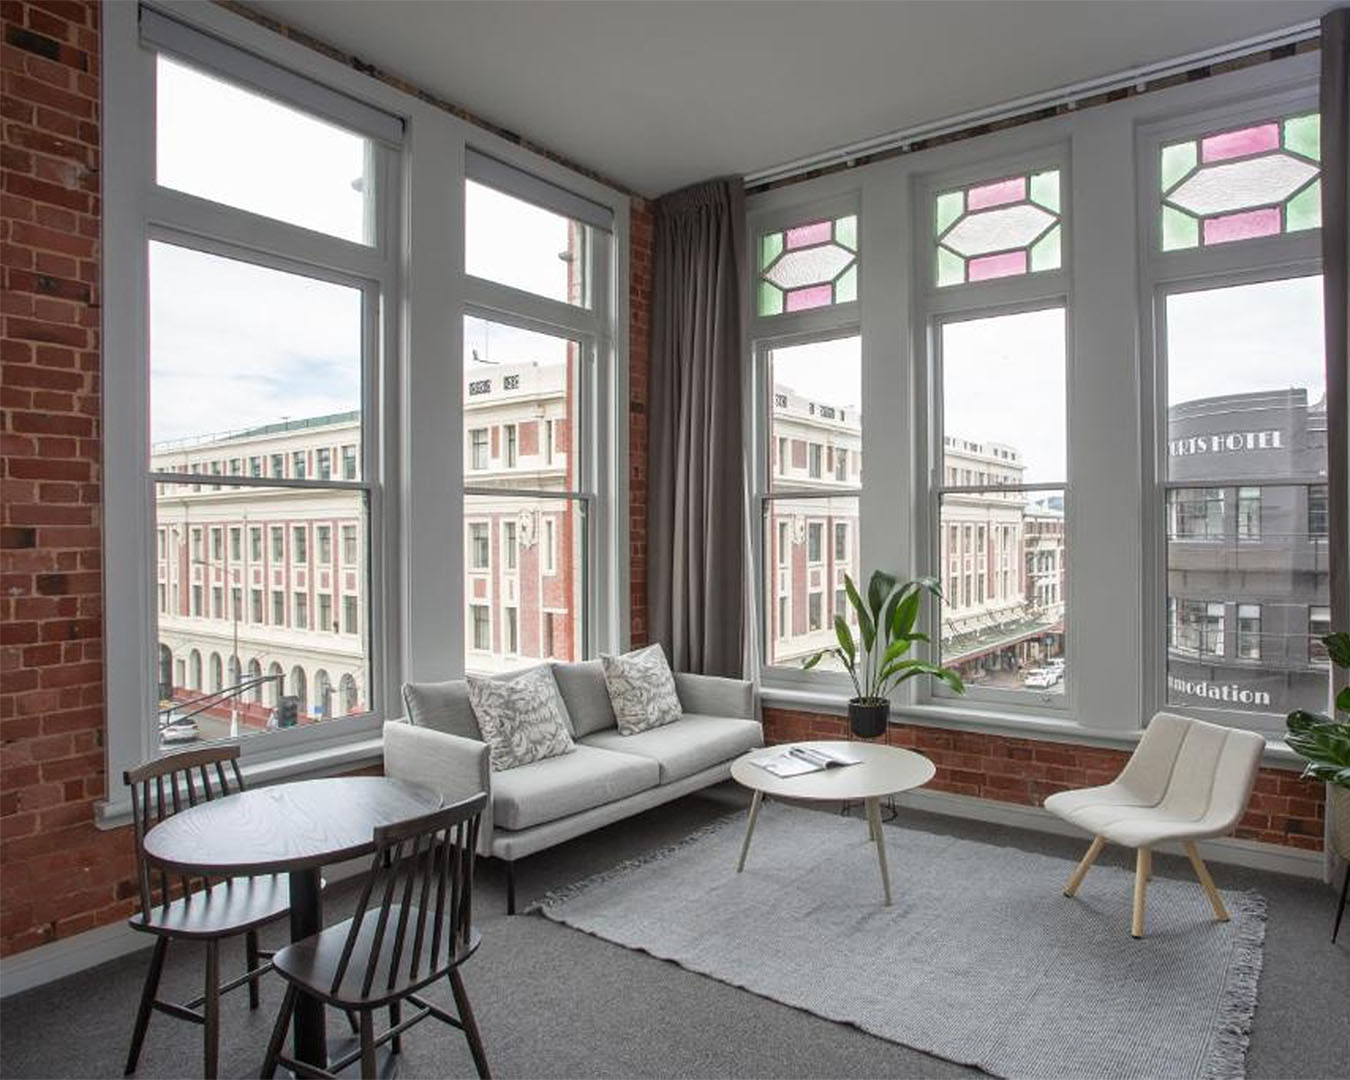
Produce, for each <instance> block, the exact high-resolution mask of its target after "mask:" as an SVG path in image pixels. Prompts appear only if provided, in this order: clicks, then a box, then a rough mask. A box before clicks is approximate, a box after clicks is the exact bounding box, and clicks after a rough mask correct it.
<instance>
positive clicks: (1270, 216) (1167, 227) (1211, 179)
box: [1159, 113, 1322, 251]
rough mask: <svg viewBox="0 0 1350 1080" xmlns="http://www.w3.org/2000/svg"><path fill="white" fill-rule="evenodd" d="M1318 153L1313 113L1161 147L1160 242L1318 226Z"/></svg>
mask: <svg viewBox="0 0 1350 1080" xmlns="http://www.w3.org/2000/svg"><path fill="white" fill-rule="evenodd" d="M1319 159H1320V121H1319V117H1318V114H1317V113H1307V114H1304V115H1301V116H1291V117H1287V118H1285V119H1284V120H1270V121H1265V122H1262V123H1260V124H1250V125H1248V126H1246V127H1242V128H1235V129H1233V130H1229V131H1218V132H1211V133H1210V134H1207V135H1202V136H1200V137H1199V138H1195V139H1188V140H1186V141H1185V142H1178V143H1172V144H1170V145H1168V146H1164V147H1163V148H1162V153H1161V160H1160V164H1159V184H1160V190H1161V196H1162V212H1161V217H1160V230H1159V236H1160V242H1161V244H1162V249H1163V250H1164V251H1180V250H1185V249H1187V248H1195V247H1202V246H1203V247H1210V246H1212V245H1214V244H1227V243H1232V242H1233V241H1236V240H1250V239H1253V238H1255V237H1259V236H1277V235H1279V234H1281V233H1290V232H1297V231H1300V230H1303V229H1315V228H1318V227H1319V226H1320V225H1321V223H1322V206H1321V192H1320V186H1319V180H1318V175H1319V173H1320V166H1319Z"/></svg>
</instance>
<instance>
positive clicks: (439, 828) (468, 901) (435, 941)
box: [331, 791, 487, 997]
mask: <svg viewBox="0 0 1350 1080" xmlns="http://www.w3.org/2000/svg"><path fill="white" fill-rule="evenodd" d="M486 805H487V794H486V793H485V792H481V791H480V792H479V793H478V794H476V795H472V796H470V797H469V798H467V799H462V800H460V801H459V802H457V803H454V804H452V805H450V806H447V807H444V808H443V809H440V810H437V811H435V812H433V813H430V814H423V815H421V816H420V817H415V818H411V819H409V820H407V821H401V822H398V823H397V824H394V825H385V826H383V827H382V828H378V829H376V830H375V854H374V856H373V857H372V859H371V864H370V871H369V873H368V874H367V875H366V883H365V886H364V888H363V889H362V890H361V897H360V899H359V900H358V901H357V904H356V914H355V916H354V917H353V919H352V925H351V929H350V931H348V934H347V940H346V942H345V943H344V945H343V948H342V955H341V957H340V958H339V960H338V965H337V968H336V970H335V971H334V974H333V984H332V988H331V989H332V992H333V993H334V994H337V993H338V991H339V989H340V988H341V986H342V983H343V981H344V980H345V979H346V977H347V974H348V968H349V966H350V964H351V961H352V957H353V955H354V954H355V952H356V947H357V945H358V944H359V943H360V941H361V939H362V937H363V936H364V937H367V938H368V939H369V942H370V944H369V948H368V949H367V950H366V951H365V970H364V971H360V972H356V971H353V972H352V974H353V975H354V976H358V977H359V978H360V985H361V995H362V996H363V997H364V996H369V995H370V994H371V990H372V988H373V987H374V986H375V979H376V976H377V974H378V973H379V972H380V970H381V967H383V968H384V970H385V971H386V977H385V984H384V986H383V987H381V988H378V989H382V990H393V989H394V988H395V987H396V986H399V985H400V984H405V985H406V984H413V985H416V984H418V983H421V982H424V981H427V980H430V979H432V978H435V977H436V976H437V975H438V974H439V973H440V972H441V971H442V970H443V969H444V968H446V967H448V966H449V965H450V964H451V963H452V962H453V961H454V960H455V959H456V958H457V957H458V955H459V953H460V951H461V950H462V949H463V948H465V947H466V946H467V945H468V943H469V937H470V934H471V933H472V930H473V868H474V851H475V849H476V848H477V846H478V825H479V821H480V819H481V818H482V814H483V807H484V806H486ZM372 897H378V898H379V903H378V907H374V908H372V907H371V899H372ZM372 919H373V920H374V925H373V930H372V928H371V920H372ZM391 920H392V921H393V926H392V932H391V928H390V922H391ZM410 932H411V935H412V944H411V947H409V945H408V937H409V933H410ZM428 939H429V940H428Z"/></svg>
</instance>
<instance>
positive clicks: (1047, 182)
mask: <svg viewBox="0 0 1350 1080" xmlns="http://www.w3.org/2000/svg"><path fill="white" fill-rule="evenodd" d="M1031 201H1032V202H1034V203H1039V204H1040V205H1041V206H1044V207H1046V209H1049V210H1053V211H1055V213H1059V170H1058V169H1051V170H1050V171H1049V172H1043V173H1037V174H1036V175H1035V176H1033V177H1032V178H1031Z"/></svg>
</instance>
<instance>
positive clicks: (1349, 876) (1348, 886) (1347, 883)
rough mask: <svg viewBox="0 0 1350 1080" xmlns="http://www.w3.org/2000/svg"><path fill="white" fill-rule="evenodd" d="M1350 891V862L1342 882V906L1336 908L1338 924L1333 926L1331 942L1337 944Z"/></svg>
mask: <svg viewBox="0 0 1350 1080" xmlns="http://www.w3.org/2000/svg"><path fill="white" fill-rule="evenodd" d="M1347 893H1350V863H1347V864H1346V867H1345V879H1344V880H1343V881H1342V882H1341V906H1340V907H1338V908H1337V909H1336V925H1335V926H1333V927H1332V928H1331V943H1332V944H1333V945H1335V944H1336V935H1337V934H1339V933H1340V932H1341V917H1342V916H1343V915H1344V914H1345V897H1346V894H1347Z"/></svg>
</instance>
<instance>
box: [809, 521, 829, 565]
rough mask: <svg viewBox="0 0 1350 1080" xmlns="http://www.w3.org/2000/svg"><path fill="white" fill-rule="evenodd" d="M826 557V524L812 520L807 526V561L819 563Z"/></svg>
mask: <svg viewBox="0 0 1350 1080" xmlns="http://www.w3.org/2000/svg"><path fill="white" fill-rule="evenodd" d="M824 558H825V526H824V524H823V523H822V522H819V521H812V522H810V523H808V524H807V526H806V561H807V562H808V563H818V562H820V561H821V560H822V559H824Z"/></svg>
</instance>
